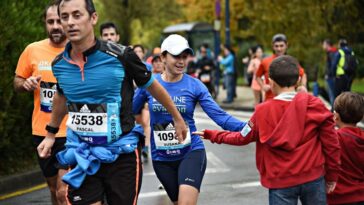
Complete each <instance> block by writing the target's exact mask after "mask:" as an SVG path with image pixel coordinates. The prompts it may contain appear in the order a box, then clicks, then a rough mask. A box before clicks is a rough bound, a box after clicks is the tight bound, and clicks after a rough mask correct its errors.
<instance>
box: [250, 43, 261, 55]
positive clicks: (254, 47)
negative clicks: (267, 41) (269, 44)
mask: <svg viewBox="0 0 364 205" xmlns="http://www.w3.org/2000/svg"><path fill="white" fill-rule="evenodd" d="M259 48H260V49H262V50H263V47H262V46H261V45H256V46H253V47H251V49H252V53H253V54H255V53H256V52H257V50H258V49H259Z"/></svg>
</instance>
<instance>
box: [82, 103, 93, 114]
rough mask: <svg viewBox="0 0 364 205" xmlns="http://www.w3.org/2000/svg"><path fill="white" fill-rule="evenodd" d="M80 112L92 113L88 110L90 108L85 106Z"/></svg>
mask: <svg viewBox="0 0 364 205" xmlns="http://www.w3.org/2000/svg"><path fill="white" fill-rule="evenodd" d="M80 112H83V113H90V112H91V111H90V109H88V106H87V105H83V106H82V107H81V109H80Z"/></svg>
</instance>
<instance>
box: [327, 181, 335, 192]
mask: <svg viewBox="0 0 364 205" xmlns="http://www.w3.org/2000/svg"><path fill="white" fill-rule="evenodd" d="M335 187H336V182H326V193H328V194H330V193H331V192H333V191H334V189H335Z"/></svg>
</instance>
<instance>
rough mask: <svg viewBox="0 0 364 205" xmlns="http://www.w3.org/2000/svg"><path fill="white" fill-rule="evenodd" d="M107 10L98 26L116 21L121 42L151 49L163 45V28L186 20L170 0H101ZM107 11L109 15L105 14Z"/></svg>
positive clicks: (104, 12)
mask: <svg viewBox="0 0 364 205" xmlns="http://www.w3.org/2000/svg"><path fill="white" fill-rule="evenodd" d="M99 2H100V3H102V4H103V8H105V10H104V11H102V13H103V14H104V15H103V16H102V17H101V19H100V21H99V23H102V22H104V21H113V22H115V23H116V24H117V25H118V27H119V30H120V38H121V43H122V44H126V45H130V44H131V45H132V44H142V45H144V46H146V47H149V48H152V47H154V46H159V45H160V43H161V32H162V30H163V28H164V27H166V26H168V25H170V24H174V23H176V22H179V20H180V19H183V18H184V17H183V14H182V13H181V12H180V9H179V5H178V4H176V3H175V2H174V1H169V0H158V1H152V0H148V1H146V0H132V1H131V0H123V1H120V0H99ZM106 11H107V12H106Z"/></svg>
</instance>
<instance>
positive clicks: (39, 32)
mask: <svg viewBox="0 0 364 205" xmlns="http://www.w3.org/2000/svg"><path fill="white" fill-rule="evenodd" d="M47 3H48V1H46V0H38V1H21V0H1V1H0V8H1V12H0V27H1V28H2V31H1V34H0V42H1V46H0V68H1V69H0V104H1V106H0V162H1V163H0V175H3V174H9V173H13V172H15V171H17V170H19V169H22V168H23V169H24V167H29V166H25V165H27V164H32V163H34V159H35V152H34V149H33V146H32V137H31V114H32V104H33V99H32V95H31V94H17V93H14V91H13V86H12V83H13V78H14V72H15V68H16V65H17V61H18V57H19V55H20V54H21V52H22V51H23V49H24V48H25V46H26V45H27V44H29V43H31V42H33V41H36V40H40V39H42V38H44V37H45V32H44V24H43V22H42V20H41V16H42V12H43V9H44V8H45V5H46V4H47Z"/></svg>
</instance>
